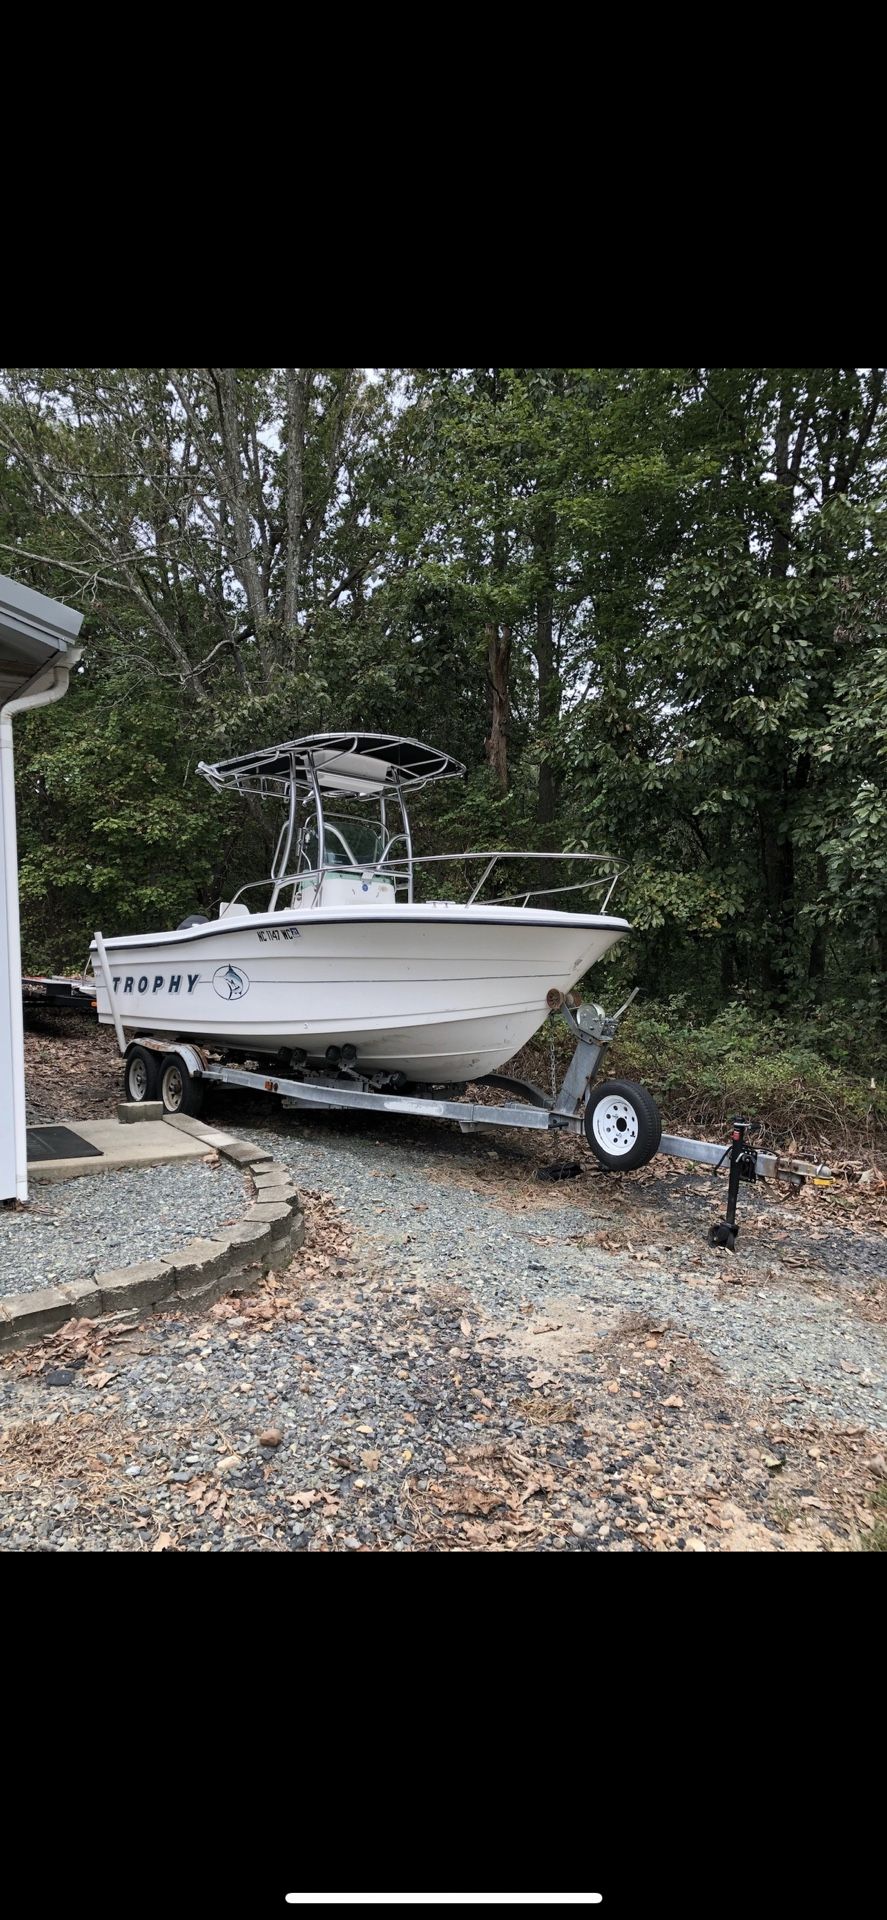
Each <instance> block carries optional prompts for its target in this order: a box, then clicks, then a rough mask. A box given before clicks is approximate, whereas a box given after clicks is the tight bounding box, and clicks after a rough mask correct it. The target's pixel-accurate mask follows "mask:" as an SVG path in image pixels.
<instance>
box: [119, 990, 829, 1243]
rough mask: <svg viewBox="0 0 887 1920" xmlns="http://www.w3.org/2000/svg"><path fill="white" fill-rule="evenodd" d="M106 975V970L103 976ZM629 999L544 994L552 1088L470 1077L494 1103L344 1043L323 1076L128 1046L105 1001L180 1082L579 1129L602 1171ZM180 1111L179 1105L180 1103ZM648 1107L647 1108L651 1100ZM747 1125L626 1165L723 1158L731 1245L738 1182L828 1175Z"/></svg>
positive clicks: (678, 1141)
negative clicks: (356, 1054)
mask: <svg viewBox="0 0 887 1920" xmlns="http://www.w3.org/2000/svg"><path fill="white" fill-rule="evenodd" d="M109 977H110V976H109V973H108V970H107V968H106V970H105V979H106V980H108V979H109ZM634 998H635V995H634V994H632V995H631V996H630V998H629V999H628V1000H627V1001H626V1002H625V1004H624V1006H622V1007H620V1008H619V1009H618V1011H617V1012H616V1013H613V1014H607V1013H605V1012H604V1010H603V1008H602V1007H598V1006H595V1005H593V1004H588V1005H585V1006H580V1007H572V1006H569V1005H568V1004H567V1003H566V1002H565V1000H564V999H563V997H562V995H560V994H559V993H556V992H553V993H551V994H549V996H548V999H549V1006H550V1010H551V1012H552V1013H557V1014H559V1015H560V1017H561V1018H562V1019H563V1020H564V1021H565V1023H566V1025H567V1026H568V1027H569V1029H570V1031H571V1033H572V1035H573V1037H574V1039H575V1042H576V1045H575V1049H574V1052H573V1056H572V1059H571V1060H570V1063H569V1065H568V1067H567V1070H566V1073H565V1074H564V1077H563V1080H562V1081H561V1084H560V1086H559V1087H558V1088H557V1090H556V1092H554V1093H553V1094H551V1095H549V1094H546V1093H544V1092H543V1090H542V1088H541V1087H537V1086H534V1085H533V1084H532V1082H530V1081H525V1080H517V1079H513V1078H511V1077H510V1076H509V1075H507V1074H489V1075H488V1076H487V1078H486V1080H485V1081H481V1082H478V1084H479V1085H486V1086H491V1087H494V1088H496V1089H497V1090H498V1091H500V1092H503V1093H512V1094H515V1095H517V1096H518V1098H517V1099H516V1100H515V1102H514V1104H504V1105H501V1106H492V1105H488V1104H486V1103H485V1102H482V1101H479V1100H468V1099H466V1098H464V1096H461V1095H456V1096H455V1097H454V1098H451V1099H450V1098H438V1097H437V1096H435V1095H434V1094H433V1093H430V1092H429V1093H428V1094H425V1093H420V1092H418V1091H410V1090H408V1089H407V1088H404V1089H403V1090H401V1089H400V1088H396V1087H395V1086H393V1085H385V1084H381V1083H383V1082H385V1081H387V1082H392V1081H393V1080H394V1079H395V1076H393V1075H381V1074H380V1075H377V1076H375V1080H376V1084H373V1081H372V1080H371V1079H370V1078H368V1077H367V1076H365V1075H363V1074H361V1073H360V1071H359V1069H358V1068H357V1066H356V1064H354V1063H352V1061H351V1060H350V1059H349V1058H348V1056H349V1054H350V1053H351V1052H352V1051H353V1050H352V1049H349V1048H347V1047H346V1048H343V1049H341V1050H340V1049H331V1050H330V1051H331V1053H333V1054H335V1055H338V1057H337V1058H334V1059H332V1060H330V1062H329V1066H330V1071H329V1072H328V1073H324V1072H318V1071H316V1070H311V1069H310V1068H308V1067H307V1066H305V1065H302V1064H294V1063H293V1061H292V1059H290V1060H289V1061H286V1062H285V1061H282V1060H281V1061H280V1062H277V1061H275V1062H269V1063H268V1065H267V1066H266V1067H262V1066H261V1065H253V1066H247V1065H242V1066H241V1065H237V1064H235V1063H233V1062H232V1060H231V1058H230V1056H228V1057H227V1058H214V1057H213V1056H212V1054H211V1053H210V1052H209V1051H208V1050H207V1049H204V1048H202V1047H200V1046H197V1045H195V1043H194V1042H193V1041H190V1040H188V1041H175V1042H171V1041H170V1040H168V1039H164V1040H158V1039H156V1038H155V1037H154V1036H152V1035H140V1036H138V1037H134V1038H133V1039H132V1040H130V1041H129V1042H128V1043H127V1042H126V1040H125V1036H124V1033H123V1027H122V1023H121V1022H120V1021H119V1014H118V1012H117V1009H116V1007H115V1006H114V1004H113V1000H112V1007H111V1011H112V1015H113V1016H114V1017H115V1025H116V1026H117V1027H118V1042H119V1044H120V1047H121V1052H125V1053H126V1054H129V1053H130V1052H131V1051H132V1049H133V1048H134V1047H139V1048H142V1049H147V1050H148V1051H150V1052H151V1053H155V1054H158V1055H161V1056H162V1058H163V1061H166V1062H169V1061H170V1060H171V1059H172V1058H174V1059H175V1060H176V1062H177V1063H179V1068H178V1081H179V1084H180V1085H184V1084H185V1083H186V1082H187V1079H188V1077H190V1079H191V1080H192V1081H193V1082H195V1083H197V1084H198V1085H201V1084H202V1085H204V1086H226V1087H244V1088H246V1089H248V1090H249V1091H250V1092H252V1093H268V1094H276V1095H278V1096H280V1097H282V1099H283V1101H284V1103H285V1105H286V1106H288V1107H291V1108H303V1109H306V1110H311V1109H314V1110H315V1111H316V1110H323V1109H330V1108H346V1109H350V1110H351V1111H353V1112H358V1113H361V1112H368V1113H390V1114H401V1115H403V1114H411V1115H415V1116H416V1117H417V1118H419V1119H424V1120H455V1121H456V1123H457V1124H458V1126H459V1127H461V1129H462V1131H463V1132H465V1133H467V1132H473V1131H475V1130H476V1129H478V1128H482V1127H483V1128H486V1127H517V1128H521V1129H529V1130H531V1131H534V1132H543V1133H566V1134H570V1135H580V1134H583V1133H584V1134H585V1136H586V1139H587V1141H588V1144H589V1146H590V1147H591V1149H592V1152H593V1153H594V1154H595V1155H596V1157H597V1158H598V1160H599V1164H602V1166H603V1170H605V1171H607V1170H611V1171H618V1170H619V1169H618V1166H614V1165H613V1164H612V1163H610V1166H609V1167H608V1166H607V1165H606V1163H601V1162H600V1149H599V1142H597V1141H596V1139H595V1135H594V1131H593V1129H592V1128H591V1127H590V1125H589V1118H590V1115H591V1114H592V1113H593V1110H594V1101H593V1097H592V1089H593V1088H594V1086H595V1083H596V1082H598V1081H599V1075H600V1069H601V1065H602V1062H603V1060H604V1058H605V1056H606V1053H607V1050H608V1048H609V1047H610V1046H611V1045H612V1042H613V1041H614V1039H615V1038H616V1033H617V1030H618V1027H619V1022H620V1020H621V1019H622V1017H623V1015H624V1014H625V1012H626V1011H627V1009H628V1007H629V1006H630V1005H631V1001H632V1000H633V999H634ZM182 1070H184V1074H183V1072H182ZM162 1072H163V1067H162V1065H161V1073H162ZM607 1084H610V1083H607ZM612 1084H613V1085H617V1084H618V1085H621V1086H624V1087H625V1088H626V1089H630V1088H631V1087H632V1085H633V1083H631V1082H620V1083H612ZM635 1092H636V1093H637V1094H638V1095H643V1098H644V1102H645V1103H651V1097H650V1095H649V1094H647V1093H646V1090H645V1089H643V1088H640V1087H635ZM454 1094H455V1089H454ZM651 1104H652V1103H651ZM179 1110H184V1108H183V1107H182V1106H180V1108H179ZM653 1110H654V1112H655V1111H656V1109H655V1105H654V1108H653ZM657 1118H658V1115H657ZM749 1127H750V1123H749V1122H748V1121H744V1120H737V1121H735V1122H734V1124H733V1128H732V1132H731V1138H730V1140H729V1142H728V1143H727V1145H726V1146H725V1147H721V1146H718V1145H714V1144H712V1142H711V1141H708V1140H693V1139H687V1138H685V1137H684V1136H683V1135H681V1134H669V1133H662V1134H661V1136H659V1137H658V1143H657V1144H656V1145H653V1146H652V1147H651V1149H650V1151H649V1153H646V1155H645V1158H644V1159H643V1160H640V1161H639V1160H635V1161H634V1162H633V1165H639V1164H646V1161H648V1160H650V1159H652V1158H653V1157H654V1155H655V1154H656V1153H661V1154H666V1155H669V1156H671V1157H673V1158H675V1159H679V1160H689V1161H694V1162H696V1163H698V1164H700V1165H702V1166H710V1167H711V1168H712V1170H713V1171H717V1170H718V1169H719V1168H720V1167H721V1166H723V1165H725V1164H726V1163H727V1162H729V1187H728V1197H727V1208H726V1212H725V1217H724V1219H723V1220H722V1221H720V1222H718V1223H717V1224H716V1225H715V1226H712V1227H711V1229H710V1230H709V1239H710V1241H711V1243H712V1245H716V1246H724V1247H728V1248H729V1249H730V1250H731V1251H732V1250H733V1249H735V1246H736V1237H737V1234H738V1232H739V1226H738V1223H737V1220H736V1205H737V1199H738V1192H739V1185H740V1182H741V1181H743V1180H746V1181H754V1180H760V1179H770V1180H784V1181H788V1182H790V1183H791V1184H792V1185H793V1186H795V1187H798V1186H801V1185H803V1183H804V1181H805V1180H808V1179H809V1180H813V1181H815V1182H817V1183H818V1184H822V1185H825V1184H827V1183H828V1181H829V1179H830V1175H829V1170H828V1168H827V1167H825V1166H822V1165H816V1164H814V1163H812V1162H810V1161H806V1160H798V1159H795V1158H789V1157H786V1156H785V1155H782V1154H775V1153H763V1152H759V1151H757V1150H756V1149H755V1148H754V1147H753V1146H751V1145H750V1144H749V1140H748V1133H749ZM657 1134H658V1127H657Z"/></svg>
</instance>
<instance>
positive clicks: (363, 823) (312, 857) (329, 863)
mask: <svg viewBox="0 0 887 1920" xmlns="http://www.w3.org/2000/svg"><path fill="white" fill-rule="evenodd" d="M323 826H324V857H323V865H324V866H325V867H374V866H375V865H376V864H377V862H378V861H379V860H380V859H381V855H382V835H381V833H380V831H379V829H378V827H377V826H376V825H375V824H374V823H373V821H372V820H355V819H352V818H350V817H348V816H346V815H342V814H334V815H332V816H330V814H325V816H324V823H323ZM302 851H303V854H304V858H305V863H306V865H307V866H308V868H309V869H310V870H311V871H315V872H316V870H317V868H318V867H319V865H320V861H319V859H318V852H317V822H316V820H312V822H311V824H310V826H309V827H308V828H307V830H306V832H305V837H304V840H303V842H302Z"/></svg>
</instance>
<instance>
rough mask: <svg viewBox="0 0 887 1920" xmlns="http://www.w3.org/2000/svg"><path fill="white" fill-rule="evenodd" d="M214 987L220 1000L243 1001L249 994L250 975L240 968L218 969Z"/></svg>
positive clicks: (214, 975)
mask: <svg viewBox="0 0 887 1920" xmlns="http://www.w3.org/2000/svg"><path fill="white" fill-rule="evenodd" d="M213 986H214V988H215V990H216V993H217V994H218V996H219V999H220V1000H242V999H243V997H244V994H246V993H248V992H249V975H248V974H246V973H242V972H241V970H240V968H239V967H217V968H216V970H215V973H214V974H213Z"/></svg>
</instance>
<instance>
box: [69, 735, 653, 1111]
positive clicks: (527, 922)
mask: <svg viewBox="0 0 887 1920" xmlns="http://www.w3.org/2000/svg"><path fill="white" fill-rule="evenodd" d="M197 772H198V773H199V774H201V775H202V776H203V777H204V778H205V779H206V780H208V781H209V783H210V785H211V786H212V787H213V788H214V790H215V791H216V792H218V793H226V792H236V793H239V794H242V795H244V796H255V797H257V798H258V799H259V800H260V801H262V802H268V803H273V804H276V805H278V806H279V807H281V808H282V824H281V826H280V831H279V835H278V838H277V844H276V848H275V853H274V858H273V860H272V863H271V872H270V875H268V876H267V877H266V878H265V879H263V880H256V881H251V882H248V883H247V885H246V886H244V887H241V888H240V889H239V891H238V892H236V893H235V894H234V895H233V897H232V898H231V899H229V900H223V901H220V902H219V903H218V912H217V913H216V914H215V915H214V916H213V917H209V916H206V915H203V914H191V915H189V916H188V918H187V919H186V920H184V921H183V922H182V924H181V925H180V926H178V927H176V928H175V929H174V930H171V931H169V932H163V933H141V934H130V935H125V936H118V937H112V938H105V937H104V936H103V935H101V934H97V935H96V937H95V940H94V941H93V944H92V947H91V949H90V960H91V964H92V971H93V976H94V979H95V983H96V1001H97V1012H98V1018H99V1020H100V1022H102V1024H104V1025H108V1024H111V1023H113V1024H114V1025H115V1026H116V1028H117V1033H118V1039H119V1040H121V1045H122V1044H123V1042H122V1032H124V1031H125V1030H127V1029H128V1030H129V1031H130V1032H131V1033H137V1034H139V1035H144V1036H148V1037H156V1040H155V1044H156V1043H157V1042H160V1041H166V1042H167V1043H168V1044H169V1045H172V1044H173V1042H174V1041H175V1040H181V1041H184V1040H188V1041H191V1042H194V1043H196V1044H199V1045H200V1046H202V1047H204V1048H207V1049H209V1050H211V1051H215V1052H218V1053H221V1054H223V1055H224V1056H242V1057H246V1058H252V1059H258V1060H273V1061H275V1062H277V1063H278V1064H279V1065H284V1066H286V1067H288V1068H293V1067H295V1068H298V1067H300V1066H303V1065H304V1066H306V1067H307V1068H309V1069H311V1070H316V1069H317V1068H318V1067H324V1066H325V1067H326V1069H327V1070H329V1069H330V1068H333V1069H335V1071H337V1072H339V1073H341V1072H345V1073H351V1074H353V1075H355V1076H357V1075H361V1076H364V1078H365V1079H367V1080H368V1081H369V1082H370V1083H371V1084H382V1083H383V1081H384V1077H385V1076H392V1079H393V1083H395V1084H407V1083H412V1084H417V1083H418V1084H422V1085H428V1086H434V1087H440V1086H464V1085H465V1084H466V1083H468V1082H471V1081H474V1080H477V1079H480V1078H483V1077H485V1076H486V1075H489V1074H491V1073H495V1072H497V1070H498V1069H499V1068H501V1067H502V1066H503V1065H505V1064H506V1063H507V1062H508V1061H509V1060H511V1059H512V1058H513V1056H514V1055H515V1054H516V1053H518V1052H519V1051H520V1049H521V1047H523V1046H525V1045H526V1042H527V1041H528V1040H530V1039H531V1038H532V1036H533V1034H534V1033H536V1032H537V1030H538V1028H539V1027H540V1026H541V1025H542V1023H543V1022H544V1020H545V1019H546V1016H547V1014H548V1013H549V1011H550V1010H551V1009H552V1008H553V1007H556V1006H558V1005H560V1004H561V1002H562V1000H563V998H564V996H565V995H566V994H567V993H568V992H569V991H570V989H571V988H572V987H573V986H575V984H576V982H577V981H579V980H581V979H582V977H583V975H584V974H586V973H587V972H588V970H589V968H590V967H592V966H594V965H595V963H596V962H597V961H598V960H600V959H601V958H602V957H603V955H604V954H605V953H607V952H608V951H609V950H610V948H612V947H613V946H614V944H615V943H616V941H618V940H621V939H623V938H624V937H625V935H626V934H627V933H628V932H629V931H630V927H629V923H628V921H627V920H623V919H619V918H615V917H613V916H612V915H608V914H607V913H606V910H605V909H606V906H607V904H608V902H609V898H610V893H611V892H612V888H613V886H614V885H615V882H616V878H617V877H618V876H617V875H616V873H615V872H614V871H613V870H612V862H611V861H610V860H609V857H608V856H606V855H598V854H585V853H582V854H567V853H554V854H540V853H538V852H536V851H532V850H531V851H524V852H522V853H514V852H511V851H505V850H498V851H493V852H481V853H468V854H431V855H425V856H419V855H416V854H415V853H414V851H413V843H412V834H411V829H410V821H409V813H408V806H407V801H408V796H410V795H412V794H415V793H416V792H417V791H419V790H420V789H423V788H425V787H427V786H428V785H429V784H430V783H431V782H432V781H437V780H446V779H452V778H458V777H462V776H464V773H465V768H464V767H463V766H462V765H461V764H460V763H459V762H458V761H457V760H454V759H453V758H452V757H451V756H450V755H449V754H447V753H444V752H441V751H439V750H438V749H436V748H434V747H428V746H425V745H423V744H422V743H421V742H420V741H417V740H411V739H407V738H404V737H403V736H400V735H393V734H372V733H361V732H353V733H348V732H342V733H317V734H311V735H309V736H307V737H306V738H304V739H299V740H288V741H283V742H281V743H280V744H278V745H277V746H273V747H268V748H264V749H262V750H260V751H256V752H253V753H247V754H243V755H241V756H240V757H238V758H235V759H230V760H224V761H221V762H219V763H217V764H215V765H207V764H205V763H204V762H203V761H201V762H200V763H199V765H198V768H197ZM543 861H545V862H555V863H557V862H560V861H565V862H580V863H591V865H592V873H593V880H591V879H590V878H589V877H588V875H587V873H585V874H584V877H583V878H582V879H580V880H579V881H578V882H577V881H570V882H569V883H567V884H564V885H558V884H556V883H553V884H546V885H545V886H540V885H538V884H537V885H533V886H531V887H529V888H528V887H526V886H525V885H521V887H520V888H519V889H518V891H517V892H511V893H504V894H499V895H496V896H495V897H493V898H492V899H491V898H486V897H484V896H485V894H486V892H487V890H488V889H489V887H490V885H491V884H493V875H494V874H496V875H497V876H498V875H499V874H501V872H502V871H503V869H504V870H505V871H507V870H508V868H509V866H512V865H513V864H514V863H516V862H523V863H524V865H525V866H527V865H529V867H530V873H529V878H530V879H531V881H536V880H537V879H538V875H539V867H540V863H541V862H543ZM453 867H455V869H456V875H457V878H458V879H464V876H465V874H466V873H468V874H469V880H468V883H467V884H468V886H470V892H469V897H468V899H467V900H463V901H460V900H458V899H455V898H451V897H442V898H439V899H434V898H422V899H420V898H419V897H418V893H419V892H420V891H422V892H428V891H433V889H434V887H435V886H437V887H438V888H439V889H440V891H441V892H442V893H443V894H444V895H448V894H449V892H450V890H451V888H452V872H451V870H452V868H453ZM478 867H480V875H479V878H478V879H477V880H476V883H475V884H473V885H471V877H470V876H471V875H472V874H473V873H475V872H477V870H478ZM448 873H450V879H449V880H448V879H447V878H446V876H447V874H448ZM437 875H440V876H441V878H440V880H438V879H437V878H436V876H437ZM526 877H527V875H526V874H525V875H524V879H526ZM590 884H594V885H595V886H597V887H600V888H601V889H602V890H603V892H604V896H605V897H604V899H603V902H602V908H601V911H600V912H597V913H573V912H568V911H563V910H561V909H560V908H553V907H551V906H550V904H549V901H550V898H551V896H552V894H557V893H565V892H578V891H585V890H586V889H587V888H588V887H589V885H590ZM247 895H249V896H250V897H249V898H247V897H246V896H247ZM534 903H535V904H534ZM380 1076H381V1078H380Z"/></svg>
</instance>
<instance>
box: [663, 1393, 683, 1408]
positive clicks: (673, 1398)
mask: <svg viewBox="0 0 887 1920" xmlns="http://www.w3.org/2000/svg"><path fill="white" fill-rule="evenodd" d="M662 1404H663V1406H664V1407H682V1406H683V1404H684V1402H683V1400H682V1399H681V1396H680V1394H679V1393H670V1394H669V1396H668V1399H667V1400H663V1402H662Z"/></svg>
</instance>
